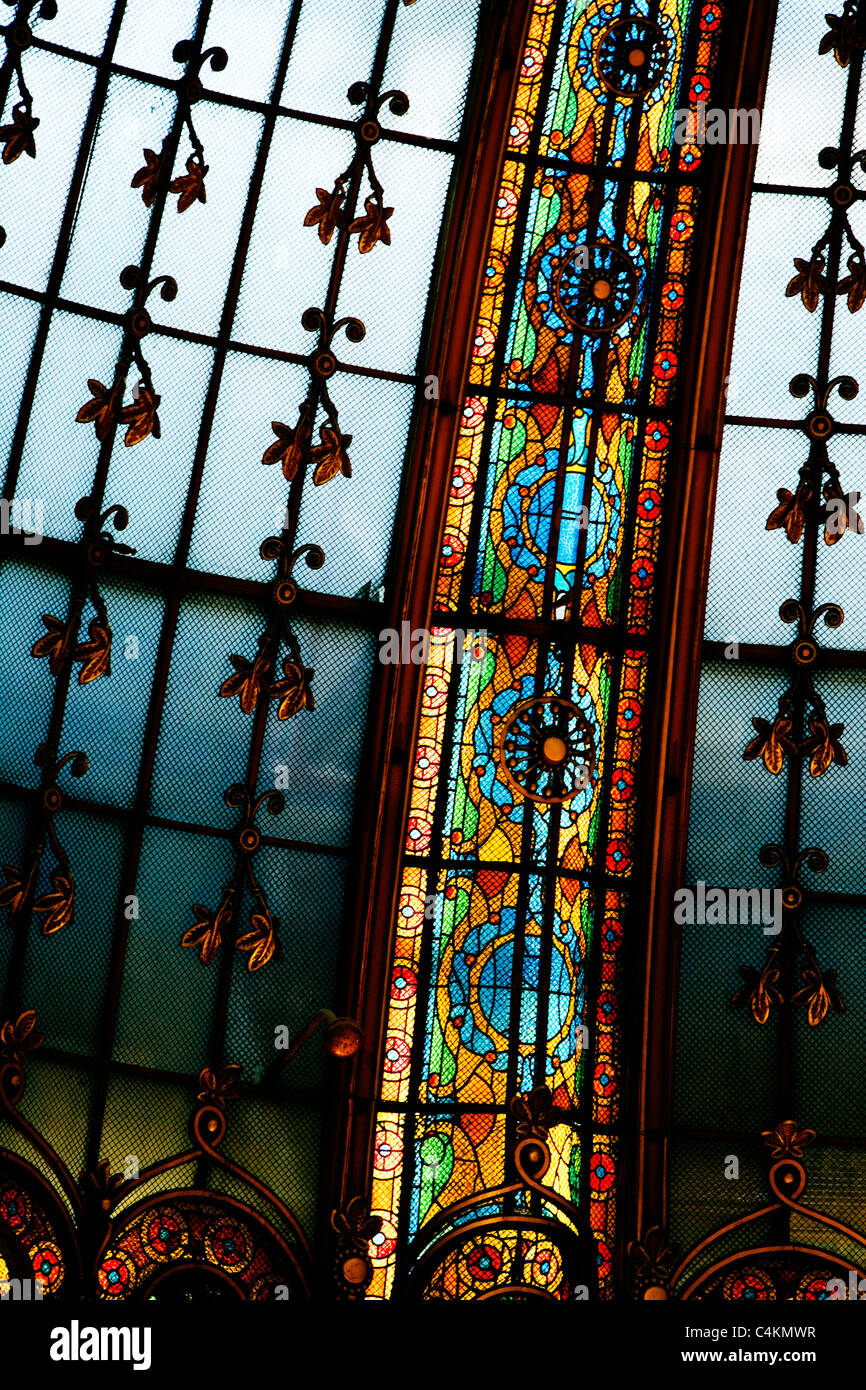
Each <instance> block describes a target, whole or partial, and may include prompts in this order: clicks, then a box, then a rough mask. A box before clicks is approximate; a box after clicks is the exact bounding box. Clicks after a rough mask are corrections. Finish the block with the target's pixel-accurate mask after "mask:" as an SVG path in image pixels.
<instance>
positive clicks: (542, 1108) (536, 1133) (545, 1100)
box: [508, 1086, 571, 1139]
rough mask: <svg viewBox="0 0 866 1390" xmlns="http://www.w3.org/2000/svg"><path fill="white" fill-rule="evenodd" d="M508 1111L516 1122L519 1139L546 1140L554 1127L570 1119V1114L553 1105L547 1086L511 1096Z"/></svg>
mask: <svg viewBox="0 0 866 1390" xmlns="http://www.w3.org/2000/svg"><path fill="white" fill-rule="evenodd" d="M508 1108H509V1110H510V1111H511V1114H512V1115H513V1116H514V1118H515V1120H516V1121H517V1134H518V1138H520V1139H530V1138H532V1139H546V1138H547V1136H548V1134H549V1133H550V1131H551V1130H552V1129H553V1127H554V1126H555V1125H559V1124H563V1123H564V1122H565V1121H566V1120H568V1119H570V1118H571V1112H569V1111H566V1110H564V1109H563V1108H562V1107H561V1106H559V1105H554V1104H553V1097H552V1095H551V1093H550V1087H549V1086H536V1088H535V1090H534V1091H524V1092H521V1094H520V1095H516V1096H512V1098H511V1102H510V1104H509V1107H508Z"/></svg>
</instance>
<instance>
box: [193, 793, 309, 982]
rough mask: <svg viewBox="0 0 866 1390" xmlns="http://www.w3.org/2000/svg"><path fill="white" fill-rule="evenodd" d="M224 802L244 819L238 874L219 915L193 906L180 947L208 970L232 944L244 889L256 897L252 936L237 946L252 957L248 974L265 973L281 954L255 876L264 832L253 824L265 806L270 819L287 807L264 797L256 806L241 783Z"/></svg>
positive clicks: (238, 837) (277, 797) (279, 798)
mask: <svg viewBox="0 0 866 1390" xmlns="http://www.w3.org/2000/svg"><path fill="white" fill-rule="evenodd" d="M223 800H224V801H225V803H226V805H227V806H231V807H233V808H241V809H242V810H243V819H242V821H241V823H240V825H239V826H238V828H237V831H236V833H235V868H234V874H233V876H232V879H231V881H230V882H229V883H227V884H226V886H225V888H224V889H223V894H222V897H221V899H220V902H219V906H218V907H217V909H216V911H214V912H212V911H211V910H210V908H207V907H202V905H201V903H194V904H193V911H194V913H195V917H196V921H195V926H192V927H190V928H189V930H188V931H186V932H184V934H183V937H182V938H181V943H180V944H181V946H194V947H195V948H196V950H197V951H198V953H199V960H200V961H201V963H202V965H209V964H210V963H211V961H212V960H213V959H214V958H215V957H216V955H217V953H218V951H219V949H220V947H221V946H224V945H226V944H227V943H228V942H229V941H230V940H231V938H232V935H233V931H234V925H235V921H236V918H237V914H238V909H239V907H240V902H241V897H242V895H243V891H244V885H245V884H246V886H247V887H248V888H249V890H250V893H251V894H252V897H253V900H254V905H253V907H252V909H251V911H250V930H249V931H248V932H245V933H244V935H243V936H240V937H238V939H237V940H236V941H235V942H234V945H235V948H236V949H237V950H238V951H245V952H249V959H248V961H247V969H248V970H250V971H255V970H261V968H262V966H263V965H267V963H268V961H269V960H272V959H273V958H274V957H275V956H276V957H277V959H280V958H281V956H282V952H281V950H280V946H279V942H278V940H277V928H278V925H279V923H278V921H277V919H276V918H275V917H274V916H273V915H272V913H271V910H270V907H269V906H268V899H267V895H266V893H265V890H264V889H263V888H262V886H261V884H260V883H259V881H258V879H257V878H256V876H255V873H254V872H253V864H252V858H253V855H254V854H255V852H256V850H257V849H258V847H259V845H260V844H261V839H262V837H261V831H260V830H259V829H258V827H257V825H256V823H255V820H256V816H257V815H258V813H259V811H260V809H261V807H262V806H264V807H265V809H266V810H267V812H268V815H270V816H279V815H280V814H281V813H282V812H283V811H284V810H285V806H286V799H285V797H284V796H283V794H282V792H278V791H270V792H263V793H262V795H261V796H260V797H259V798H258V800H257V801H255V802H253V797H252V793H251V792H250V791H249V789H248V788H247V787H245V786H244V785H243V784H242V783H241V782H233V783H232V785H231V786H230V787H228V788H227V790H226V792H225V794H224V797H223Z"/></svg>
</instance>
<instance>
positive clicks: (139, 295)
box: [75, 265, 177, 449]
mask: <svg viewBox="0 0 866 1390" xmlns="http://www.w3.org/2000/svg"><path fill="white" fill-rule="evenodd" d="M120 283H121V285H122V286H123V288H124V289H125V290H133V291H134V292H135V297H134V299H133V302H132V305H131V306H130V308H129V309H128V311H127V313H126V315H125V317H124V335H123V344H122V346H121V350H120V356H119V358H118V362H117V366H116V368H115V372H114V380H113V381H112V383H111V385H110V386H103V384H102V382H101V381H97V380H95V379H94V378H93V377H91V378H89V379H88V382H87V385H88V389H89V390H90V397H91V398H90V400H89V401H85V403H84V405H82V406H81V407H80V409H79V411H78V414H77V415H76V417H75V419H76V420H77V421H78V423H79V424H84V425H87V424H92V425H93V428H94V430H95V432H96V438H97V439H98V440H99V441H100V443H103V442H104V441H105V440H106V439H108V438H109V436H110V435H111V434H112V432H113V431H114V430H115V429H116V427H117V426H118V425H126V434H125V435H124V437H123V442H124V444H125V445H126V447H127V448H128V449H130V448H132V447H133V445H135V444H140V443H141V442H142V440H144V439H147V437H148V435H152V436H153V438H154V439H159V437H160V434H161V429H160V423H159V416H158V415H157V407H158V405H159V403H160V400H161V399H162V397H161V396H158V395H157V394H156V391H155V389H154V385H153V379H152V377H151V375H150V367H149V366H148V364H147V361H146V359H145V357H144V354H143V353H142V351H141V340H142V338H144V337H146V336H147V334H148V333H149V332H150V330H151V329H152V328H153V320H152V319H151V317H150V314H149V313H148V311H147V309H146V307H145V305H146V303H147V300H148V297H149V296H150V294H151V293H152V292H153V290H155V289H156V287H157V285H159V286H160V287H161V288H160V291H159V294H160V298H161V299H164V300H165V301H166V302H169V301H171V300H172V299H175V298H176V296H177V281H176V280H175V279H174V277H173V276H171V275H158V276H157V277H156V278H155V279H154V280H148V279H147V278H146V276H145V275H143V274H142V271H141V270H140V269H139V267H138V266H136V265H128V266H124V268H123V270H122V271H121V272H120ZM133 363H135V366H136V367H137V368H138V371H139V373H140V376H141V380H140V381H138V382H137V383H136V385H134V386H133V388H132V400H131V401H130V402H129V404H128V405H124V404H123V397H124V395H125V393H126V386H127V375H128V373H129V369H130V367H131V366H132V365H133Z"/></svg>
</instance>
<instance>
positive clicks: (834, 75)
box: [755, 0, 849, 188]
mask: <svg viewBox="0 0 866 1390" xmlns="http://www.w3.org/2000/svg"><path fill="white" fill-rule="evenodd" d="M827 8H828V7H827V6H826V5H823V6H822V5H813V4H811V3H810V0H780V4H779V13H778V19H777V23H776V35H775V38H774V41H773V56H772V59H771V62H770V74H769V78H768V82H767V95H766V100H765V102H764V107H765V112H766V114H765V116H764V119H763V121H762V124H761V142H760V146H759V148H758V164H757V170H756V174H755V177H756V179H757V180H758V182H759V183H793V184H799V185H803V186H806V187H814V188H824V187H827V186H828V185H829V183H830V182H831V181H832V179H831V177H830V176H828V175H827V173H826V171H825V170H823V169H822V168H821V167H820V165H819V164H818V153H819V151H820V150H822V149H823V148H824V146H825V145H836V144H837V143H838V140H839V131H840V127H841V120H842V107H843V104H844V100H845V86H846V83H847V80H848V71H849V70H848V68H841V67H839V65H838V64H837V63H835V62H834V61H833V55H832V54H826V53H819V52H818V48H819V45H820V43H821V40H822V38H823V37H824V35H825V34H826V33H827V27H828V26H827V22H826V20H825V18H824V15H825V12H826V10H827Z"/></svg>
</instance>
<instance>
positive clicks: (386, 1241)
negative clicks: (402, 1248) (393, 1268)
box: [368, 1212, 397, 1264]
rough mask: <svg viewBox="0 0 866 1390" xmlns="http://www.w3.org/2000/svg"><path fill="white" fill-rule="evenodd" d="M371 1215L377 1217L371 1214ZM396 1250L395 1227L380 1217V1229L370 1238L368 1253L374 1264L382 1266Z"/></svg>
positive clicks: (391, 1222) (392, 1223)
mask: <svg viewBox="0 0 866 1390" xmlns="http://www.w3.org/2000/svg"><path fill="white" fill-rule="evenodd" d="M373 1215H374V1216H376V1215H379V1213H377V1212H373ZM396 1249H397V1227H396V1226H395V1225H394V1222H393V1221H389V1220H388V1218H387V1216H383V1217H382V1225H381V1228H380V1229H379V1230H378V1231H377V1232H376V1234H375V1235H374V1236H371V1237H370V1243H369V1246H368V1253H369V1256H370V1259H371V1260H372V1261H373V1263H374V1264H376V1263H377V1262H378V1263H379V1264H383V1263H384V1262H385V1260H389V1259H390V1258H391V1256H392V1255H393V1253H394V1251H395V1250H396Z"/></svg>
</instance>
